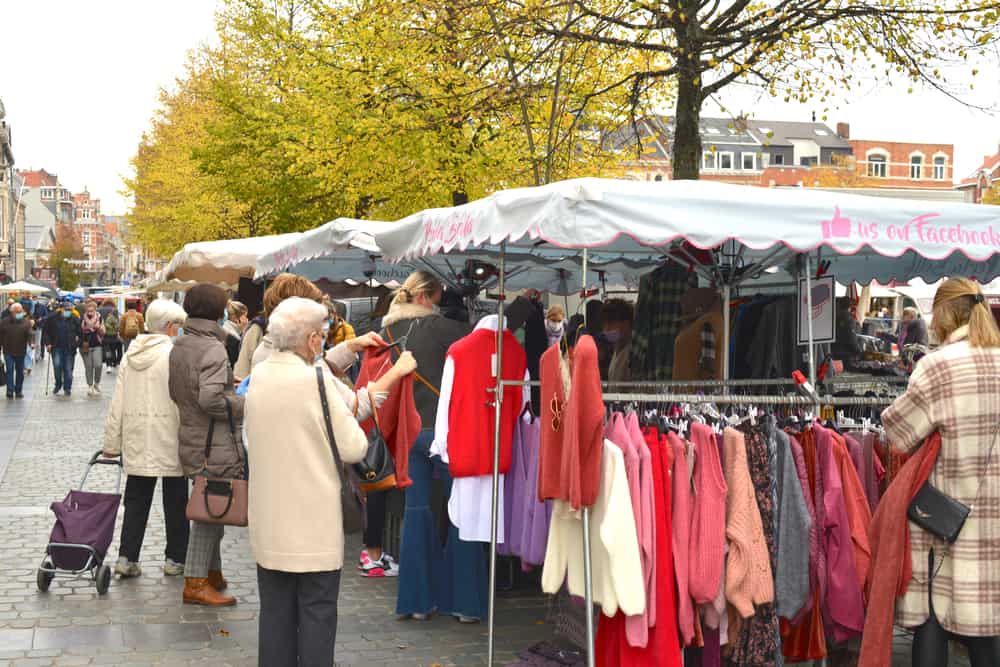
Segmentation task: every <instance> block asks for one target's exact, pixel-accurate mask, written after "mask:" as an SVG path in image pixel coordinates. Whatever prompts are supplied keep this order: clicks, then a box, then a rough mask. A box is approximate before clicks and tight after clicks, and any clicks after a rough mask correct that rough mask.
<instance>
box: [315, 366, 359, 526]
mask: <svg viewBox="0 0 1000 667" xmlns="http://www.w3.org/2000/svg"><path fill="white" fill-rule="evenodd" d="M316 382H317V383H318V384H319V401H320V403H321V404H322V405H323V421H324V423H325V424H326V436H327V439H328V440H329V441H330V450H331V451H332V452H333V463H334V465H335V466H336V467H337V472H338V473H339V474H340V507H341V509H342V511H343V514H344V533H346V534H348V535H350V534H351V533H360V532H361V531H362V530H364V528H365V509H364V506H363V505H362V503H361V499H360V498H359V497H358V494H356V493H355V492H354V485H353V484H351V480H350V475H349V474H348V473H347V470H346V469H345V468H344V462H343V461H342V460H341V459H340V450H338V449H337V440H336V438H334V435H333V422H332V421H331V420H330V404H329V402H328V401H327V398H326V380H325V379H324V378H323V369H322V368H320V367H317V368H316Z"/></svg>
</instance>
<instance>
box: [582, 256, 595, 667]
mask: <svg viewBox="0 0 1000 667" xmlns="http://www.w3.org/2000/svg"><path fill="white" fill-rule="evenodd" d="M589 261H590V253H589V251H588V250H587V249H586V248H584V249H583V293H584V294H586V293H587V264H588V263H589ZM583 312H584V313H586V312H587V309H586V308H584V309H583ZM584 318H586V314H584ZM593 577H594V574H593V571H592V564H591V562H590V508H589V507H584V508H583V597H584V612H585V615H586V618H585V620H586V623H587V667H595V664H596V663H595V661H594V578H593Z"/></svg>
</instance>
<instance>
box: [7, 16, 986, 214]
mask: <svg viewBox="0 0 1000 667" xmlns="http://www.w3.org/2000/svg"><path fill="white" fill-rule="evenodd" d="M215 8H216V2H214V1H213V0H169V1H166V0H159V1H154V0H100V1H98V2H80V0H48V1H47V2H28V1H22V2H5V3H4V7H3V11H2V14H0V20H2V22H3V25H2V28H3V36H2V38H0V50H2V53H3V59H2V60H0V99H2V100H3V102H4V104H5V105H6V108H7V121H8V123H9V124H10V126H11V129H12V133H13V140H14V154H15V157H16V159H17V166H18V167H19V168H22V169H25V168H35V169H37V168H45V169H47V170H49V171H52V172H55V173H57V174H59V177H60V179H61V181H62V183H63V184H64V185H65V186H66V187H68V188H70V189H71V190H73V191H80V190H82V189H83V188H84V186H87V187H88V188H89V189H90V192H91V194H92V195H93V196H96V197H100V198H101V199H102V210H103V212H104V213H106V214H114V213H124V212H125V210H126V202H125V200H124V198H123V197H122V196H121V194H120V190H121V189H122V181H121V176H122V175H123V174H126V173H128V171H129V164H128V161H129V159H130V158H131V157H132V155H133V154H134V152H135V149H136V146H137V144H138V141H139V138H140V135H141V134H142V132H143V130H145V129H146V128H147V127H148V124H149V119H150V117H151V115H152V113H153V110H154V109H155V108H156V104H157V94H158V91H159V89H160V87H161V86H164V85H170V84H171V82H172V81H173V80H174V78H175V77H176V76H178V75H179V74H180V73H181V72H182V66H183V64H184V61H185V56H186V54H187V52H188V51H189V50H190V49H193V48H195V47H196V46H198V45H199V44H200V43H203V42H204V41H206V40H209V39H211V37H212V34H213V32H214V11H215ZM982 69H983V71H982V72H981V73H980V74H979V76H978V77H977V79H978V81H977V83H978V85H980V86H982V88H979V89H978V90H977V91H976V94H975V95H976V100H977V101H978V102H979V103H981V104H984V105H987V106H990V105H992V106H1000V76H998V75H997V73H998V71H1000V66H998V65H997V64H996V63H994V64H992V65H991V66H984V67H983V68H982ZM956 84H962V85H964V84H965V82H964V81H957V80H956ZM905 91H906V86H905V85H904V86H902V87H901V88H898V89H886V88H882V87H872V86H869V87H867V88H866V89H863V90H861V91H859V92H856V93H853V94H852V95H851V97H850V98H848V99H846V100H840V101H839V107H838V108H835V109H831V110H830V111H829V112H828V120H827V122H828V123H829V124H830V125H831V127H835V126H836V123H837V122H838V121H846V122H849V123H850V124H851V136H852V137H853V138H857V139H884V140H896V141H913V142H927V143H953V144H955V158H956V176H957V178H962V177H964V176H965V175H967V174H968V173H969V172H971V171H972V169H974V168H975V167H976V166H978V165H979V163H980V162H981V160H982V158H983V156H984V155H987V154H992V153H995V152H996V151H997V149H998V144H1000V119H998V117H997V116H993V115H988V114H985V113H982V112H978V111H972V110H970V109H968V108H966V107H964V106H962V105H961V104H958V103H957V102H953V101H951V100H949V99H948V98H946V97H945V96H943V95H941V94H939V93H935V92H928V91H917V93H916V94H914V95H907V94H906V92H905ZM721 101H722V103H723V104H724V105H725V106H726V107H727V109H729V110H730V111H731V112H733V113H735V112H739V111H747V112H752V115H753V116H754V117H755V118H760V119H769V120H808V119H809V118H810V115H811V112H812V111H813V110H815V111H816V112H817V115H818V116H821V115H822V112H823V109H822V107H823V106H824V105H822V104H820V103H818V102H816V103H810V104H807V105H803V106H797V105H796V106H792V105H784V104H780V103H774V102H772V101H770V100H759V99H758V98H757V95H756V93H753V92H750V91H747V90H740V89H731V90H730V91H727V92H726V93H725V95H724V97H723V98H722V99H721ZM704 113H705V115H716V113H717V109H713V105H712V104H708V105H706V108H705V110H704ZM317 222H318V221H317Z"/></svg>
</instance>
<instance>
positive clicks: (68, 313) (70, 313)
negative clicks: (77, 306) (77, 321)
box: [63, 310, 73, 320]
mask: <svg viewBox="0 0 1000 667" xmlns="http://www.w3.org/2000/svg"><path fill="white" fill-rule="evenodd" d="M63 317H65V318H66V319H67V320H68V319H69V318H71V317H73V311H71V310H64V311H63Z"/></svg>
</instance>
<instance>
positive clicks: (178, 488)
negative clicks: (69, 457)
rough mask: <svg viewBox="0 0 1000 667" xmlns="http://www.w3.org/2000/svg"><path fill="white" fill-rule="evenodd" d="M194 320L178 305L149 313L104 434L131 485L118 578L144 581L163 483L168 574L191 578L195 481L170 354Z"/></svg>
mask: <svg viewBox="0 0 1000 667" xmlns="http://www.w3.org/2000/svg"><path fill="white" fill-rule="evenodd" d="M186 319H187V314H186V313H185V312H184V309H183V308H181V307H180V306H179V305H178V304H176V303H174V302H173V301H167V300H166V299H158V300H156V301H154V302H153V303H152V304H150V306H149V308H148V310H147V311H146V324H147V327H148V329H149V332H150V333H148V334H140V335H139V336H138V337H137V338H136V339H135V342H133V344H132V345H131V346H130V347H129V349H128V353H127V354H126V355H125V359H124V363H123V364H122V366H121V369H120V370H119V371H118V384H117V386H116V387H115V394H114V398H113V399H112V401H111V410H110V412H109V413H108V418H107V422H106V424H105V428H104V454H105V455H106V456H121V457H122V464H123V465H124V466H125V473H126V474H127V475H128V480H127V481H126V483H125V520H124V522H123V524H122V534H121V546H120V547H119V549H118V556H119V557H118V563H117V564H116V565H115V572H116V573H118V575H120V576H121V577H137V576H139V575H140V574H141V573H142V570H141V569H140V567H139V552H140V551H141V549H142V540H143V537H144V536H145V533H146V522H147V521H148V520H149V509H150V506H151V505H152V503H153V492H154V491H155V490H156V479H157V478H160V479H161V480H162V487H163V515H164V518H165V519H166V524H167V526H166V527H167V548H166V560H165V561H164V565H163V572H164V574H167V575H172V576H176V575H181V574H184V558H185V554H186V552H187V547H188V528H189V526H188V520H187V517H186V516H185V508H186V506H187V498H188V491H187V480H186V479H185V478H184V472H183V470H182V469H181V462H180V458H179V456H178V450H177V427H178V421H179V417H178V414H177V406H176V405H175V404H174V402H173V401H172V400H170V392H169V389H168V381H169V377H170V350H172V349H173V339H174V338H175V337H177V336H178V335H180V333H181V327H183V326H184V321H185V320H186Z"/></svg>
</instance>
